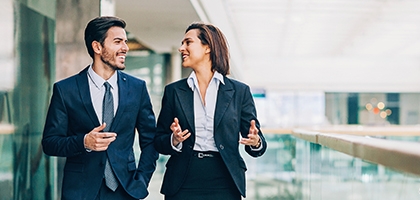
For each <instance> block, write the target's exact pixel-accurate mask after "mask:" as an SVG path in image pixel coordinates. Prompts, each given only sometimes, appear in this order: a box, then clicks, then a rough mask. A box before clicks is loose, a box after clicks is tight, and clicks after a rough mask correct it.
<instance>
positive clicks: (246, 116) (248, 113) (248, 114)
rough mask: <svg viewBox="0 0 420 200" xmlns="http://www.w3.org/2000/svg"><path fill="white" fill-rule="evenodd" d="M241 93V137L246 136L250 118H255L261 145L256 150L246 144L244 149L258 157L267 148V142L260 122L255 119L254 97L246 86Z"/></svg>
mask: <svg viewBox="0 0 420 200" xmlns="http://www.w3.org/2000/svg"><path fill="white" fill-rule="evenodd" d="M243 95H244V96H243V101H242V109H241V135H242V137H247V135H248V133H249V128H250V125H251V120H255V125H256V127H257V128H258V135H259V136H260V138H261V145H262V148H261V149H259V150H258V151H256V150H254V149H251V147H250V146H247V145H246V146H245V151H246V152H247V153H248V154H249V155H250V156H252V157H259V156H262V155H263V154H264V153H265V150H266V149H267V142H266V141H265V138H264V136H263V133H262V132H261V129H260V122H259V121H258V119H257V111H256V109H255V103H254V99H253V97H252V94H251V90H250V88H249V87H248V86H246V87H245V88H244V91H243Z"/></svg>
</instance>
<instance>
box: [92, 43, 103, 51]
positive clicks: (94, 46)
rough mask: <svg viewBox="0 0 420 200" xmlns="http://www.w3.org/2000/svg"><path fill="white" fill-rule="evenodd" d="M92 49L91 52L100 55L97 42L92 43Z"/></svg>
mask: <svg viewBox="0 0 420 200" xmlns="http://www.w3.org/2000/svg"><path fill="white" fill-rule="evenodd" d="M92 49H93V52H95V53H96V54H100V53H101V51H102V45H101V43H99V42H98V41H93V42H92Z"/></svg>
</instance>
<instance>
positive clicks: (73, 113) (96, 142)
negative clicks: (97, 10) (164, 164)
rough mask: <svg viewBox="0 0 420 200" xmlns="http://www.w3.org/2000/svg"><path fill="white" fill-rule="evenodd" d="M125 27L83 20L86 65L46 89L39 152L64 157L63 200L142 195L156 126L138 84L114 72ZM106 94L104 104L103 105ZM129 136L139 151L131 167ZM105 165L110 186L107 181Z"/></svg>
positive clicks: (113, 21) (120, 63) (123, 50)
mask: <svg viewBox="0 0 420 200" xmlns="http://www.w3.org/2000/svg"><path fill="white" fill-rule="evenodd" d="M125 26H126V24H125V22H124V21H123V20H122V19H119V18H117V17H97V18H95V19H93V20H91V21H90V22H89V23H88V24H87V27H86V29H85V43H86V47H87V50H88V53H89V55H90V56H91V57H92V59H93V62H92V64H91V65H89V66H87V67H86V68H85V69H84V70H82V71H81V72H80V73H79V74H76V75H74V76H72V77H69V78H67V79H64V80H62V81H59V82H57V83H55V84H54V88H53V95H52V98H51V103H50V106H49V109H48V114H47V119H46V123H45V127H44V132H43V138H42V146H43V150H44V152H45V153H46V154H47V155H50V156H62V157H66V163H65V166H64V177H63V188H62V198H61V199H63V200H66V199H71V200H75V199H77V200H81V199H87V200H92V199H100V200H103V199H142V198H145V197H146V196H147V195H148V191H147V187H148V185H149V182H150V179H151V177H152V174H153V172H154V171H155V168H156V160H157V158H158V153H157V152H156V150H155V148H154V146H153V138H154V136H155V131H156V121H155V115H154V113H153V110H152V104H151V102H150V97H149V94H148V91H147V88H146V83H145V82H144V81H143V80H140V79H138V78H135V77H133V76H130V75H128V74H125V73H123V72H121V70H123V69H125V65H124V62H125V57H126V54H127V51H128V46H127V35H126V32H125ZM109 86H110V88H111V89H110V93H109V91H106V89H105V88H106V87H107V88H109ZM106 93H107V94H110V95H108V96H112V97H111V99H112V101H111V103H104V102H103V99H104V95H105V94H106ZM105 105H107V108H105V107H106V106H105ZM108 105H113V106H111V108H112V107H113V108H112V109H109V108H108V107H109V106H108ZM103 110H113V111H114V112H113V115H112V111H111V115H112V117H113V119H112V117H111V119H112V121H111V122H108V123H103V122H104V121H103V113H102V111H103ZM136 132H138V135H139V142H140V147H141V154H140V159H139V164H138V166H136V162H135V156H134V151H133V143H134V138H135V133H136ZM106 167H107V168H108V169H110V170H111V171H109V172H110V174H111V175H112V177H113V180H114V186H113V187H111V186H109V185H108V183H107V181H108V178H106V175H105V172H107V170H106V169H105V168H106ZM105 179H107V180H105Z"/></svg>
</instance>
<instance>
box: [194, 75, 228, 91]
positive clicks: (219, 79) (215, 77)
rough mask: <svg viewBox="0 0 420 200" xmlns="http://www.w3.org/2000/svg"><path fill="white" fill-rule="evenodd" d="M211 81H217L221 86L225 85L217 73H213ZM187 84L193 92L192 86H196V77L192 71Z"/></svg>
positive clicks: (221, 76)
mask: <svg viewBox="0 0 420 200" xmlns="http://www.w3.org/2000/svg"><path fill="white" fill-rule="evenodd" d="M212 80H215V81H219V82H220V83H222V84H223V85H224V84H225V81H224V78H223V75H222V74H221V73H219V72H217V71H215V72H214V74H213V78H212ZM187 83H188V86H189V87H190V88H191V90H194V86H198V82H197V75H196V74H195V72H194V71H192V72H191V74H190V76H189V77H188V79H187Z"/></svg>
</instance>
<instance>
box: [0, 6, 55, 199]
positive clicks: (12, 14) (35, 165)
mask: <svg viewBox="0 0 420 200" xmlns="http://www.w3.org/2000/svg"><path fill="white" fill-rule="evenodd" d="M0 7H1V9H2V12H0V15H1V16H2V36H3V37H2V38H3V39H4V41H5V43H4V44H5V45H4V46H2V50H1V55H0V63H2V65H1V68H2V74H1V77H2V78H1V82H2V86H3V87H2V88H0V89H1V91H0V99H1V100H0V112H1V115H0V116H1V117H0V127H1V131H0V132H1V134H0V158H1V162H0V186H1V187H0V196H1V199H53V197H52V194H53V193H52V190H53V188H52V186H53V185H52V184H51V182H50V181H51V177H50V175H51V173H50V167H51V164H50V163H49V160H48V159H45V156H44V154H43V152H42V148H41V144H40V141H41V136H42V129H43V124H44V119H45V116H46V107H47V106H48V103H49V98H50V90H51V84H52V82H53V81H54V78H55V74H54V73H55V71H54V65H55V45H54V31H55V21H54V16H55V2H54V1H42V0H40V1H29V2H28V1H13V0H4V1H2V2H1V5H0Z"/></svg>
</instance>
